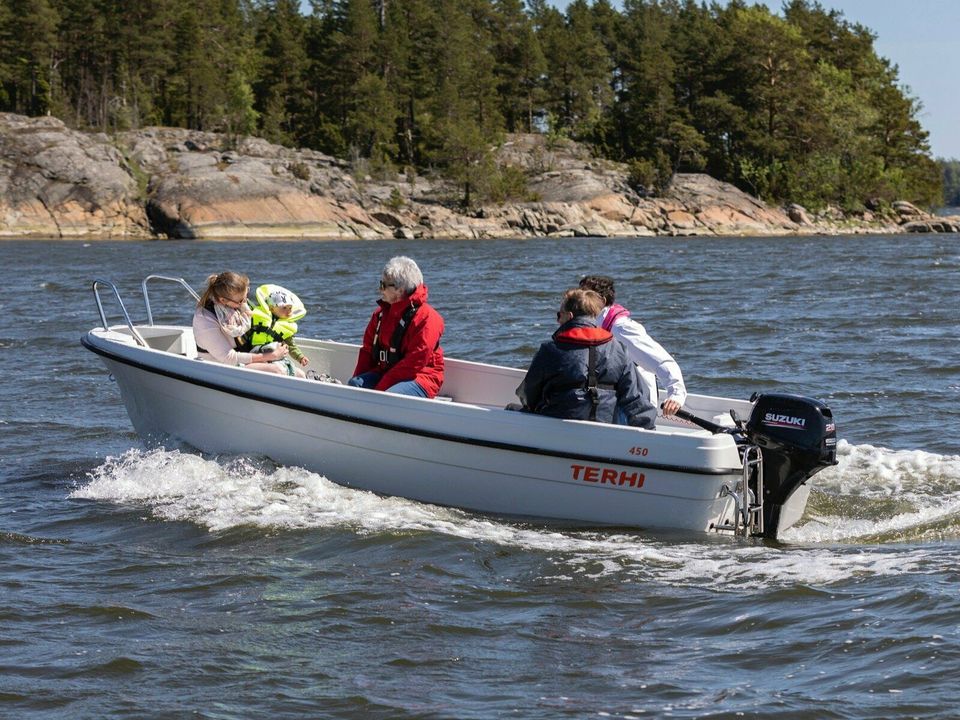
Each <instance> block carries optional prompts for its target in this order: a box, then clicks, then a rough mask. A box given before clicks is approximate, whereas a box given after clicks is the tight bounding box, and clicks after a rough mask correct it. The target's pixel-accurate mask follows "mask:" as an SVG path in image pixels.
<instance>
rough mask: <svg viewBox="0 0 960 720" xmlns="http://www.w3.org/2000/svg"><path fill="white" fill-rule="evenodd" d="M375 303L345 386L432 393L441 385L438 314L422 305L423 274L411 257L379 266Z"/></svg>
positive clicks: (424, 297) (424, 293)
mask: <svg viewBox="0 0 960 720" xmlns="http://www.w3.org/2000/svg"><path fill="white" fill-rule="evenodd" d="M377 305H379V307H378V308H377V309H376V310H375V311H374V313H373V315H372V316H371V317H370V322H369V323H368V324H367V329H366V331H365V332H364V333H363V347H362V348H360V354H359V356H358V357H357V367H356V368H355V369H354V371H353V377H352V378H350V380H349V381H348V383H347V384H348V385H353V386H354V387H362V388H372V389H374V390H386V391H387V392H392V393H397V394H400V395H415V396H417V397H428V398H432V397H436V395H437V393H438V392H440V386H441V385H443V348H441V347H440V337H441V336H442V335H443V318H442V317H440V313H438V312H437V311H436V310H434V309H433V308H432V307H430V306H429V305H428V304H427V286H426V285H424V284H423V273H421V272H420V268H418V267H417V264H416V263H415V262H414V261H413V260H411V259H410V258H408V257H404V256H402V255H401V256H398V257H395V258H391V259H390V260H389V261H388V262H387V264H386V265H384V267H383V274H382V276H381V278H380V300H378V301H377Z"/></svg>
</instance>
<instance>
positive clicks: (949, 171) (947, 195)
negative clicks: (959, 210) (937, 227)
mask: <svg viewBox="0 0 960 720" xmlns="http://www.w3.org/2000/svg"><path fill="white" fill-rule="evenodd" d="M937 162H939V163H940V166H941V167H942V168H943V202H944V204H945V205H948V206H950V207H960V160H938V161H937Z"/></svg>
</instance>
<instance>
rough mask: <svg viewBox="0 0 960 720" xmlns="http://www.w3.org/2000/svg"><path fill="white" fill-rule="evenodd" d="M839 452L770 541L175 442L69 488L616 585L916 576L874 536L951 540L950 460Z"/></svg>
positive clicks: (959, 532)
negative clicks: (425, 542) (596, 522)
mask: <svg viewBox="0 0 960 720" xmlns="http://www.w3.org/2000/svg"><path fill="white" fill-rule="evenodd" d="M838 459H839V464H838V465H837V466H836V467H834V468H830V469H828V470H825V471H823V472H821V473H820V474H818V475H817V476H816V478H815V485H814V487H815V490H814V492H813V493H812V494H811V499H810V502H809V503H808V506H807V514H806V515H805V517H804V519H803V520H802V521H801V523H800V524H799V525H797V526H796V527H794V528H791V529H790V530H788V531H787V532H786V533H784V534H783V537H782V541H783V542H782V543H777V544H770V543H766V544H765V543H763V542H761V541H755V540H753V541H746V540H744V541H739V540H734V539H731V538H721V537H713V536H709V535H708V536H698V537H697V539H696V540H693V539H691V536H690V535H689V534H686V535H682V536H676V535H671V536H660V535H659V534H658V535H652V534H646V533H642V532H634V531H630V532H626V531H623V530H617V529H611V530H608V531H597V530H592V531H581V530H571V529H562V528H561V529H558V528H556V527H543V526H530V525H526V524H522V523H511V522H505V521H501V520H498V519H492V518H485V517H482V516H477V515H473V514H471V513H467V512H463V511H460V510H456V509H450V508H440V507H436V506H433V505H425V504H422V503H418V502H414V501H410V500H405V499H402V498H386V497H380V496H378V495H375V494H373V493H369V492H365V491H358V490H351V489H347V488H343V487H341V486H339V485H336V484H334V483H332V482H330V481H329V480H327V479H326V478H324V477H323V476H321V475H318V474H316V473H312V472H308V471H306V470H303V469H300V468H290V467H282V466H276V465H274V464H272V463H270V462H268V461H262V460H261V461H258V460H256V459H251V458H246V457H230V458H225V457H219V458H215V459H207V458H204V457H201V456H199V455H196V454H193V453H190V452H181V451H178V450H162V449H159V450H130V451H128V452H127V453H125V454H124V455H122V456H120V457H115V458H108V459H107V460H106V461H105V462H104V463H103V464H102V465H100V466H99V467H98V468H96V469H95V470H94V471H92V472H91V473H90V474H89V482H87V483H85V484H83V485H81V486H78V487H77V488H76V489H75V490H74V491H73V492H72V493H71V495H70V497H72V498H82V499H90V500H97V501H107V502H112V503H121V504H134V505H138V506H145V507H147V508H149V509H150V512H151V513H152V514H153V515H154V516H155V517H158V518H161V519H165V520H172V521H187V522H192V523H196V524H198V525H201V526H203V527H206V528H208V529H209V530H210V531H211V532H221V531H226V530H229V529H232V528H236V527H242V526H247V527H251V526H252V527H258V528H264V529H269V530H277V529H306V528H330V529H343V530H348V531H350V532H353V533H358V534H363V535H371V534H379V533H409V532H428V533H436V534H442V535H447V536H451V537H457V538H464V539H469V540H471V541H474V542H478V541H479V542H485V543H493V544H497V545H501V546H507V547H513V548H521V549H524V550H528V551H533V552H540V553H545V554H547V555H548V556H549V558H550V559H551V561H553V562H554V565H555V567H554V571H552V572H548V578H547V579H555V580H558V581H560V580H568V579H570V578H581V579H582V578H600V577H605V576H610V575H617V576H618V577H619V579H620V581H622V582H641V581H645V580H651V579H656V580H659V581H666V582H676V583H679V584H683V585H688V584H691V583H697V584H710V585H712V586H714V587H718V589H722V588H724V587H729V588H731V589H732V588H734V587H735V588H737V589H739V590H742V589H743V588H744V587H745V586H746V587H749V586H753V585H757V584H760V585H768V584H770V583H775V584H778V583H784V582H791V583H802V584H810V585H818V584H823V583H830V582H835V581H839V580H842V579H846V578H850V577H851V576H854V575H857V574H864V575H882V574H902V573H904V572H910V571H911V570H913V571H917V572H921V571H922V567H923V566H924V565H925V563H928V562H929V561H930V559H931V553H930V551H929V549H927V550H920V549H918V550H917V552H916V553H911V552H903V551H898V552H897V553H890V552H888V551H887V550H886V549H885V548H884V545H885V544H890V543H895V542H929V541H942V540H950V539H957V538H960V456H942V455H935V454H931V453H926V452H923V451H918V450H917V451H895V450H888V449H884V448H879V447H873V446H870V445H850V444H848V443H846V442H842V441H841V443H840V444H839V447H838ZM865 546H866V547H865ZM854 549H855V550H856V552H850V551H851V550H854ZM718 583H719V586H718Z"/></svg>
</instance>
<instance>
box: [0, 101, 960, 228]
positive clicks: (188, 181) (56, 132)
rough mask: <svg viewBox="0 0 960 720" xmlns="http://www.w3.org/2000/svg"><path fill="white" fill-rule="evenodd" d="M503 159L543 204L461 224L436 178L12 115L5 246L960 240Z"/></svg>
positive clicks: (494, 210)
mask: <svg viewBox="0 0 960 720" xmlns="http://www.w3.org/2000/svg"><path fill="white" fill-rule="evenodd" d="M498 154H499V157H498V161H499V162H501V163H504V164H510V165H513V166H515V167H519V168H522V169H523V170H524V172H525V174H526V177H527V186H528V189H529V192H530V195H531V196H532V197H535V198H536V200H535V201H530V202H522V203H520V202H511V203H506V204H503V205H490V206H485V207H482V208H479V209H477V210H475V211H473V212H471V213H470V214H463V213H461V212H458V211H457V210H456V209H455V207H454V204H453V203H452V202H451V199H452V198H453V196H454V192H453V189H452V188H451V187H450V186H449V185H447V184H446V183H444V182H442V181H435V180H432V179H430V178H426V177H423V176H419V175H418V176H411V177H404V176H397V177H396V178H393V179H387V180H384V179H380V178H378V179H376V180H374V179H373V178H371V177H369V176H360V177H358V174H357V172H356V171H355V169H354V168H352V167H351V165H350V163H348V162H346V161H344V160H340V159H337V158H334V157H331V156H329V155H324V154H323V153H320V152H316V151H312V150H291V149H289V148H285V147H282V146H279V145H273V144H271V143H268V142H266V141H265V140H262V139H258V138H242V139H240V140H237V141H234V142H230V141H229V138H227V137H225V136H223V135H219V134H215V133H204V132H198V131H190V130H183V129H177V128H146V129H143V130H137V131H131V132H123V133H119V134H117V135H116V136H113V137H109V136H107V135H105V134H102V133H84V132H78V131H74V130H70V129H69V128H67V127H66V126H65V125H64V124H63V123H62V122H61V121H59V120H57V119H56V118H52V117H42V118H28V117H24V116H21V115H12V114H6V113H0V239H4V238H6V239H22V238H51V237H52V238H63V239H70V238H76V239H96V238H103V239H131V240H142V239H164V238H193V239H228V238H230V239H246V238H250V239H265V238H296V239H309V240H345V239H352V240H355V239H365V240H375V239H385V238H409V239H413V238H436V239H480V238H523V237H543V236H550V237H573V236H582V237H614V236H622V237H636V236H653V235H667V236H690V235H706V236H737V235H844V234H885V233H903V232H960V217H958V216H952V217H939V216H935V215H930V214H928V213H925V212H923V211H921V210H919V209H918V208H916V207H915V206H913V205H911V204H910V203H906V202H897V203H893V205H892V208H891V209H890V210H888V211H887V212H886V213H883V214H881V213H871V212H864V213H863V214H862V215H857V216H846V215H844V214H843V213H841V212H840V211H839V210H830V211H828V212H825V213H823V214H820V215H812V214H810V213H808V212H807V211H806V210H805V209H804V208H802V207H800V206H797V205H792V206H789V207H786V208H777V207H771V206H768V205H766V204H764V203H763V202H761V201H759V200H758V199H756V198H754V197H751V196H750V195H747V194H746V193H743V192H742V191H740V190H738V189H737V188H735V187H733V186H732V185H730V184H727V183H723V182H719V181H717V180H715V179H714V178H711V177H709V176H707V175H702V174H678V175H676V176H675V177H674V179H673V181H672V183H671V185H670V187H669V188H668V189H667V191H666V192H665V193H664V195H663V197H658V198H647V197H641V196H640V195H638V194H637V193H636V192H635V191H634V190H633V189H632V188H631V187H630V186H629V184H628V183H627V171H626V168H625V166H623V165H621V164H619V163H614V162H610V161H606V160H600V159H597V158H594V157H591V156H590V155H589V153H587V152H586V151H585V149H584V148H582V147H581V146H578V145H577V144H575V143H572V142H569V141H564V142H559V143H556V144H554V145H550V144H548V143H547V139H546V138H545V137H544V136H541V135H516V136H511V137H509V138H508V139H507V141H506V142H505V143H504V145H503V146H502V147H501V148H500V149H499V150H498Z"/></svg>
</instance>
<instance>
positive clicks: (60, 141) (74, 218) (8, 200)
mask: <svg viewBox="0 0 960 720" xmlns="http://www.w3.org/2000/svg"><path fill="white" fill-rule="evenodd" d="M30 236H42V237H107V238H147V237H152V233H151V230H150V224H149V222H148V220H147V215H146V212H145V208H144V204H143V202H142V198H141V197H140V196H139V191H138V186H137V183H136V181H135V180H134V178H133V176H132V175H131V174H130V173H129V172H128V170H127V168H126V167H125V162H124V159H123V156H122V155H121V154H120V151H119V150H117V148H116V147H115V146H114V145H112V144H111V143H110V141H109V139H108V138H107V136H106V135H100V134H98V135H93V134H87V133H80V132H74V131H71V130H69V129H68V128H67V127H66V126H65V125H64V124H63V123H62V122H60V121H59V120H57V119H56V118H52V117H43V118H26V117H23V116H22V115H11V114H7V113H0V237H30Z"/></svg>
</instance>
